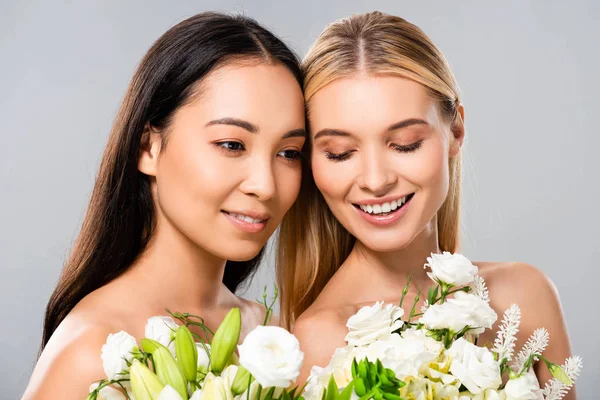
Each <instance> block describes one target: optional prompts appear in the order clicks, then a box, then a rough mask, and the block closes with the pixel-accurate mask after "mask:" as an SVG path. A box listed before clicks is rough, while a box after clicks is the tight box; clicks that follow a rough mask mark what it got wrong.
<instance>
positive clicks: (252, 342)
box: [87, 309, 304, 400]
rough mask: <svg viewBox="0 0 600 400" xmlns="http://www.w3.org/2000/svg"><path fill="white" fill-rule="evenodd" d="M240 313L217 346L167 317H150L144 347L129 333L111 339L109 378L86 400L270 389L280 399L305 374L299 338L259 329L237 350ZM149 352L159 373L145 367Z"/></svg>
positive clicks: (106, 363) (234, 394)
mask: <svg viewBox="0 0 600 400" xmlns="http://www.w3.org/2000/svg"><path fill="white" fill-rule="evenodd" d="M236 310H237V309H233V310H232V312H230V314H228V316H227V317H226V319H225V320H224V322H223V324H222V325H221V327H219V330H217V332H216V333H215V334H214V336H213V342H212V345H211V344H209V343H197V342H195V341H194V339H193V336H192V333H191V331H189V330H188V328H187V327H184V326H178V325H177V323H176V322H175V320H174V319H173V318H171V317H163V316H159V317H152V318H150V319H148V322H147V324H146V329H145V336H146V337H145V338H144V339H142V340H141V341H140V344H141V346H138V343H137V341H136V339H135V338H134V337H133V336H131V335H129V334H128V333H126V332H124V331H121V332H119V333H116V334H111V335H109V336H108V338H107V340H106V344H105V345H104V346H103V347H102V354H101V358H102V362H103V367H104V372H105V374H106V379H105V380H104V381H101V382H96V383H94V384H92V386H91V387H90V395H89V396H88V398H87V399H88V400H93V399H95V400H125V399H127V398H131V399H133V398H135V399H136V400H156V399H158V400H188V399H191V400H213V399H223V400H242V399H247V398H251V399H255V398H258V397H260V398H263V397H264V396H266V395H267V393H271V392H270V391H272V393H271V395H272V396H273V398H277V396H280V395H281V394H282V393H284V392H285V390H286V389H287V388H288V387H289V386H291V385H292V384H293V383H294V382H295V380H296V378H297V377H298V375H299V373H300V367H301V366H302V361H303V359H304V355H303V353H302V352H301V351H300V345H299V343H298V340H297V339H296V337H295V336H294V335H292V334H291V333H289V332H288V331H286V330H285V329H283V328H279V327H275V326H258V327H257V328H255V329H254V330H252V331H251V332H250V333H249V334H248V335H247V336H246V338H245V339H244V342H243V343H242V344H241V345H239V346H238V345H237V341H238V338H239V335H240V329H241V317H240V315H239V310H237V313H236V312H233V311H236ZM236 318H237V319H236ZM226 325H227V326H226ZM181 331H183V332H181ZM217 337H218V339H217ZM236 347H237V349H238V352H239V358H238V357H237V356H236V355H235V354H234V351H235V348H236ZM146 353H151V354H152V360H153V362H152V365H151V367H152V368H153V369H154V372H153V371H151V369H150V365H146V364H144V354H146ZM190 362H191V363H192V365H190V364H189V363H190ZM126 395H127V396H128V397H126Z"/></svg>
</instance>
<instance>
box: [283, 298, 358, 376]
mask: <svg viewBox="0 0 600 400" xmlns="http://www.w3.org/2000/svg"><path fill="white" fill-rule="evenodd" d="M347 312H348V311H347V310H343V309H335V308H318V309H317V308H312V306H311V307H309V308H308V309H307V310H306V311H305V312H304V313H303V314H302V315H301V316H300V317H299V318H298V319H297V320H296V322H295V324H294V329H293V333H294V335H295V336H296V337H297V338H298V341H299V342H300V348H301V349H302V351H303V352H304V363H303V365H302V369H301V371H300V376H299V378H298V381H297V383H298V384H299V385H302V384H303V383H304V382H305V381H306V379H308V376H309V374H310V370H311V368H312V367H313V366H319V367H324V366H326V365H327V364H329V361H330V359H331V356H332V355H333V353H334V352H335V350H336V349H337V348H338V347H344V346H345V345H346V341H345V337H346V334H347V328H346V320H347V318H345V314H346V313H347Z"/></svg>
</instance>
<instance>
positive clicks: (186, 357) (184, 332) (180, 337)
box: [175, 325, 198, 382]
mask: <svg viewBox="0 0 600 400" xmlns="http://www.w3.org/2000/svg"><path fill="white" fill-rule="evenodd" d="M175 353H176V354H177V362H178V363H179V367H180V368H181V372H182V373H183V376H184V377H185V379H187V381H188V382H194V381H195V380H196V376H197V375H198V370H197V363H198V349H196V342H195V341H194V337H193V336H192V332H190V330H189V329H188V327H187V326H185V325H181V326H180V327H179V328H177V331H176V332H175Z"/></svg>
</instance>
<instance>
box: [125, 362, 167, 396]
mask: <svg viewBox="0 0 600 400" xmlns="http://www.w3.org/2000/svg"><path fill="white" fill-rule="evenodd" d="M129 375H130V379H131V390H132V391H133V396H134V397H135V398H136V400H156V399H158V396H160V392H161V391H162V390H163V389H164V387H165V385H164V384H162V383H161V382H160V380H159V379H158V377H157V376H156V375H154V373H153V372H152V371H150V370H149V369H148V367H146V366H145V365H144V364H142V363H140V362H139V361H138V360H133V363H132V364H131V368H130V369H129Z"/></svg>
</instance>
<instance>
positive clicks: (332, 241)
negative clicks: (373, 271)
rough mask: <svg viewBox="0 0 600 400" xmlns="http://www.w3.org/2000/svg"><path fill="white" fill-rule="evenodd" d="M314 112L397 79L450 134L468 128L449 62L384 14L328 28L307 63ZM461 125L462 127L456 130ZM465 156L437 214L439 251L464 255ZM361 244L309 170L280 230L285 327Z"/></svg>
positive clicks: (454, 168)
mask: <svg viewBox="0 0 600 400" xmlns="http://www.w3.org/2000/svg"><path fill="white" fill-rule="evenodd" d="M304 71H305V74H306V75H305V78H304V91H305V97H306V102H307V104H308V107H309V113H310V101H311V99H312V97H313V96H314V94H315V93H317V92H318V91H319V90H320V89H322V88H323V87H325V86H326V85H328V84H329V83H331V82H333V81H334V80H337V79H341V78H346V77H349V76H352V75H354V74H356V73H357V72H362V73H367V74H387V75H396V76H400V77H404V78H408V79H411V80H413V81H415V82H418V83H420V84H422V85H423V86H424V87H425V88H427V90H428V91H429V93H430V95H431V96H432V97H433V98H434V99H435V100H436V101H437V102H438V104H439V109H440V112H441V115H442V116H443V118H444V119H445V120H446V121H448V122H449V123H450V125H451V127H452V128H454V127H456V126H460V127H462V119H461V116H460V115H459V113H458V109H457V108H458V105H459V104H460V101H459V91H458V85H457V84H456V81H455V79H454V76H453V74H452V71H451V70H450V66H449V65H448V62H447V61H446V59H445V58H444V56H443V55H442V53H441V52H440V50H439V49H438V48H437V47H436V46H435V44H433V42H432V41H431V40H430V39H429V38H428V37H427V35H425V33H423V31H421V29H419V28H418V27H417V26H415V25H413V24H411V23H410V22H407V21H406V20H404V19H402V18H400V17H396V16H393V15H388V14H384V13H381V12H371V13H367V14H361V15H353V16H351V17H349V18H345V19H343V20H340V21H337V22H334V23H333V24H331V25H329V26H328V27H327V28H326V29H325V31H324V32H323V33H321V35H320V36H319V38H318V39H317V41H316V42H315V43H314V45H313V47H312V48H311V49H310V50H309V52H308V55H307V56H306V58H305V60H304ZM458 124H460V125H458ZM460 170H461V158H460V154H459V155H458V156H456V157H452V158H450V161H449V173H450V186H449V191H448V196H447V198H446V200H445V202H444V203H443V205H442V207H441V208H440V210H439V211H438V214H437V223H438V235H439V246H440V249H441V250H443V251H450V252H455V251H457V250H458V240H459V216H460V182H461V179H460ZM354 242H355V238H354V237H353V236H352V235H351V234H350V233H349V232H348V231H347V230H346V229H345V228H344V227H343V226H342V225H341V224H340V223H339V222H338V221H337V219H336V218H335V217H334V216H333V214H332V212H331V211H330V210H329V207H328V206H327V203H326V202H325V200H324V199H323V196H322V195H321V193H320V192H319V191H318V189H317V188H316V185H315V183H314V180H313V178H312V174H311V172H310V171H309V170H308V168H306V170H305V171H304V174H303V182H302V187H301V190H300V195H299V197H298V200H297V201H296V203H295V204H294V205H293V206H292V208H291V210H290V211H289V212H288V214H287V215H286V217H285V218H284V219H283V222H282V224H281V227H280V232H279V246H278V253H277V280H278V285H279V288H280V293H282V297H281V321H282V323H283V324H284V325H285V326H286V327H287V328H288V329H289V328H291V325H292V324H293V323H294V320H295V319H296V318H297V317H298V316H299V315H300V314H301V313H302V312H303V311H304V310H306V309H307V308H308V307H309V306H310V305H311V304H312V303H313V302H314V300H315V299H316V298H317V296H318V295H319V293H320V292H321V290H323V288H324V287H325V284H326V283H327V282H328V281H329V279H330V278H331V277H332V276H333V274H334V273H335V272H336V270H337V269H338V268H339V266H340V265H341V264H342V263H343V262H344V260H345V259H346V258H347V257H348V255H349V254H350V251H351V250H352V247H353V246H354Z"/></svg>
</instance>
